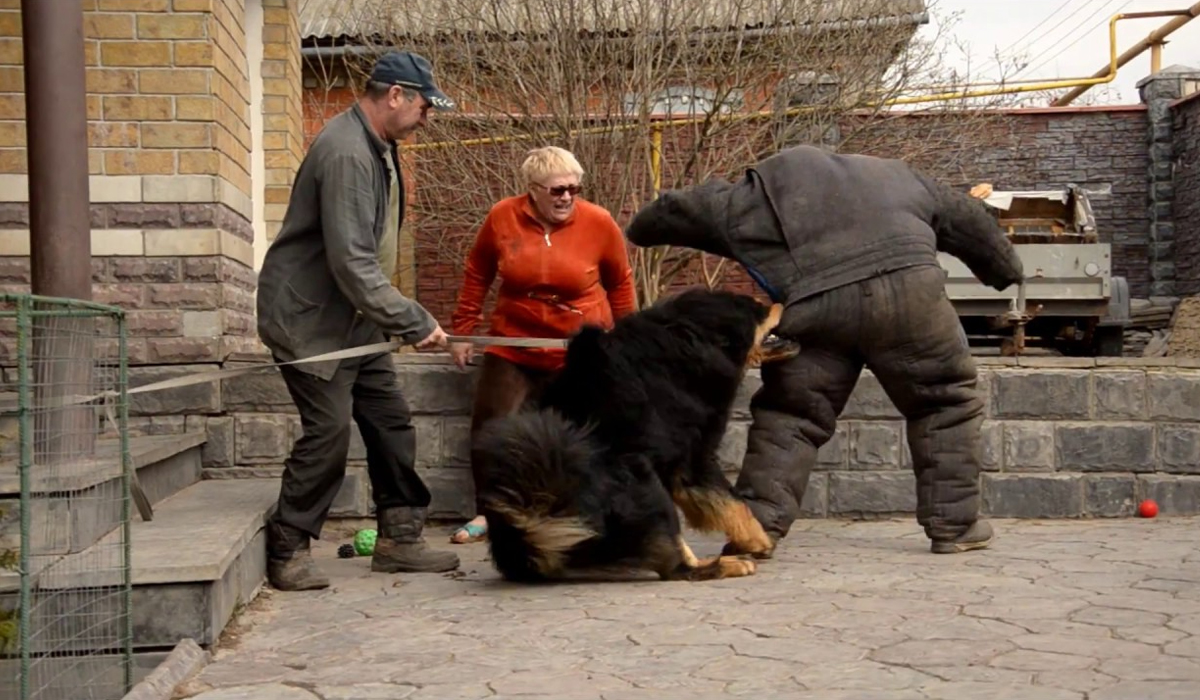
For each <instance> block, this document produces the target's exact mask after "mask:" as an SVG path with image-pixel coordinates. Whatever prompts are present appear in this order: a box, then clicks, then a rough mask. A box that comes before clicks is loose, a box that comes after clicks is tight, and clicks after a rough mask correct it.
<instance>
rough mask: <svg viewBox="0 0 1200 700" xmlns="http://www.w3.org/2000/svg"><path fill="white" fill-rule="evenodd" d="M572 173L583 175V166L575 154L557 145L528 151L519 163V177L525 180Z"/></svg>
mask: <svg viewBox="0 0 1200 700" xmlns="http://www.w3.org/2000/svg"><path fill="white" fill-rule="evenodd" d="M568 174H570V175H574V176H575V177H578V178H582V177H583V166H581V165H579V161H578V160H576V159H575V155H574V154H572V153H571V152H570V151H568V150H567V149H565V148H559V147H558V146H543V147H541V148H535V149H533V150H532V151H529V153H528V154H526V156H525V162H523V163H521V177H523V178H525V181H526V182H538V181H540V180H544V179H546V178H548V177H554V176H555V175H568Z"/></svg>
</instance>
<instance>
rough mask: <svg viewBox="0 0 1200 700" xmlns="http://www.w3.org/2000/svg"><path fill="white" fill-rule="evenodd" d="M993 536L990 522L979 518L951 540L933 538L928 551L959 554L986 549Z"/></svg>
mask: <svg viewBox="0 0 1200 700" xmlns="http://www.w3.org/2000/svg"><path fill="white" fill-rule="evenodd" d="M993 537H995V532H993V531H992V524H991V523H989V522H988V521H986V520H984V519H982V518H980V519H979V520H976V521H975V522H974V523H973V524H972V525H971V527H969V528H967V531H966V532H964V533H963V534H961V535H959V536H958V537H957V538H955V539H953V540H934V541H933V543H932V544H930V545H929V551H931V552H933V553H934V554H959V553H960V552H969V551H971V550H973V549H987V547H988V546H989V545H990V544H991V543H992V538H993Z"/></svg>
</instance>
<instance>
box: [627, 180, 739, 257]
mask: <svg viewBox="0 0 1200 700" xmlns="http://www.w3.org/2000/svg"><path fill="white" fill-rule="evenodd" d="M703 197H704V194H703V193H701V192H698V191H696V190H692V191H688V192H682V191H678V190H672V191H667V192H664V193H663V194H661V195H659V197H658V199H656V200H654V201H653V202H650V203H649V204H647V205H645V206H643V207H642V208H641V209H640V210H639V211H638V213H637V214H635V215H634V217H633V219H632V220H631V221H630V222H629V225H628V226H626V227H625V237H626V238H627V239H629V242H630V243H632V244H634V245H636V246H638V247H640V248H650V247H654V246H660V245H667V246H674V247H678V248H691V249H693V250H699V251H703V252H705V253H711V254H712V255H718V256H720V257H722V258H729V259H731V260H736V259H737V256H736V255H734V251H733V249H732V248H731V247H730V244H729V241H728V240H726V239H725V236H724V235H723V234H722V232H721V231H719V230H718V229H717V226H716V222H715V221H713V215H712V213H711V212H709V211H708V209H707V208H706V207H705V206H704V203H703V201H702V200H703Z"/></svg>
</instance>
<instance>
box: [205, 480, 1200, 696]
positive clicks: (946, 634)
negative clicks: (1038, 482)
mask: <svg viewBox="0 0 1200 700" xmlns="http://www.w3.org/2000/svg"><path fill="white" fill-rule="evenodd" d="M869 474H872V473H871V472H859V473H855V474H853V475H854V476H865V475H869ZM823 475H824V474H823ZM831 476H837V474H833V475H831ZM999 476H1004V475H999ZM1010 476H1021V477H1031V476H1043V477H1044V476H1051V475H1010ZM1197 525H1200V518H1172V517H1165V516H1164V517H1160V518H1157V519H1154V520H1141V519H1138V520H1132V519H1129V520H1102V521H1101V520H1076V521H1050V522H1024V521H997V522H996V528H997V531H998V532H999V535H1000V536H999V537H998V538H997V540H996V543H995V544H994V545H993V547H992V548H991V549H990V550H986V551H983V552H973V553H969V554H964V555H961V556H955V557H934V556H932V555H930V554H929V553H928V548H927V545H926V543H925V540H924V536H923V534H922V533H921V532H920V530H919V528H917V527H915V524H914V523H912V522H911V518H909V517H904V518H896V519H889V520H882V521H875V522H847V521H829V520H819V521H818V520H803V521H800V522H798V523H797V524H796V525H795V526H794V528H793V531H792V533H791V534H790V535H789V537H788V538H786V539H785V540H783V541H782V542H781V543H780V545H779V548H778V550H777V552H776V556H775V558H774V559H771V560H768V561H764V562H761V563H760V566H759V569H758V572H757V573H756V574H755V575H754V576H750V577H746V578H739V579H728V580H724V581H712V582H705V583H700V582H694V583H687V582H660V581H656V580H652V577H651V579H650V580H646V581H639V582H628V583H616V582H614V583H608V582H593V583H572V584H568V585H561V586H519V585H515V584H507V583H503V582H501V581H499V580H498V578H497V576H496V574H495V572H494V571H493V570H492V568H491V566H490V563H489V562H488V559H487V556H488V554H487V545H486V544H472V545H463V546H458V547H453V550H454V551H455V552H456V553H458V554H459V555H460V557H462V559H463V567H462V572H461V574H460V575H456V576H443V575H439V574H400V575H383V574H372V573H370V571H369V561H368V560H367V559H366V558H354V559H346V560H342V559H337V558H336V554H335V550H336V547H337V545H338V544H340V543H341V541H339V536H337V535H334V534H330V535H329V536H328V537H326V538H324V539H322V540H319V541H317V542H315V543H314V555H315V556H316V558H317V561H318V562H319V564H320V566H321V567H322V568H323V569H325V570H326V572H327V573H328V574H329V575H330V577H331V579H332V580H333V582H334V585H333V586H332V587H331V588H330V589H327V590H325V591H314V592H304V593H280V592H277V591H272V590H270V589H268V590H267V592H266V594H265V595H264V596H263V597H262V599H260V601H258V602H256V603H255V604H254V605H251V606H250V607H249V608H248V609H247V611H246V612H245V613H243V615H242V617H241V618H240V620H239V622H240V623H241V624H242V625H243V626H244V629H243V630H242V631H241V633H240V634H239V635H238V638H237V643H236V644H234V645H231V646H229V647H226V648H219V649H218V651H217V654H216V656H215V658H214V660H213V662H212V663H211V664H209V665H208V666H207V667H205V668H204V669H203V670H202V671H201V672H200V674H199V677H198V678H197V680H196V682H195V685H194V688H195V690H191V691H190V692H191V695H190V696H189V697H193V698H203V700H249V698H256V699H258V698H262V699H263V700H273V698H276V697H278V698H279V700H318V697H321V698H324V699H325V700H339V699H340V700H350V698H355V699H356V700H393V698H395V700H427V699H430V698H437V699H439V700H446V699H453V698H467V699H471V700H474V699H476V698H485V697H491V698H509V697H512V698H518V697H519V698H522V699H523V700H539V699H545V700H563V699H564V698H566V699H567V700H570V699H572V698H574V699H576V700H590V699H591V698H607V699H608V700H621V699H622V698H624V699H625V700H641V699H643V698H644V699H647V700H648V699H649V698H656V699H657V700H672V699H673V698H680V700H683V699H684V698H685V696H686V700H707V699H708V698H713V699H714V700H715V699H716V698H721V697H731V696H739V697H749V698H757V697H787V698H813V699H816V698H820V699H821V700H833V699H835V698H846V699H847V700H849V699H850V698H854V700H870V699H871V698H881V699H882V698H887V699H888V700H906V699H908V698H912V699H913V700H937V699H942V698H944V699H945V700H950V699H951V698H953V699H955V700H957V699H958V698H972V700H977V699H986V698H1008V697H1013V698H1033V699H1035V700H1037V699H1044V700H1082V698H1084V697H1085V694H1087V696H1086V697H1087V698H1088V700H1092V699H1093V698H1107V699H1108V700H1122V699H1123V698H1134V697H1136V698H1146V699H1147V700H1151V699H1152V700H1158V699H1159V698H1167V699H1168V700H1169V699H1171V698H1176V697H1183V695H1180V692H1181V689H1185V690H1184V692H1187V693H1188V694H1187V695H1186V697H1188V698H1189V700H1190V698H1193V697H1196V692H1195V689H1196V688H1197V687H1200V658H1197V657H1196V654H1197V652H1198V651H1200V649H1198V646H1200V645H1198V643H1197V642H1196V640H1197V639H1200V599H1188V598H1185V597H1183V596H1184V595H1185V594H1187V593H1188V592H1189V591H1192V590H1194V586H1195V583H1196V582H1197V581H1196V579H1200V545H1197V544H1196V539H1195V534H1194V533H1195V531H1196V528H1197ZM448 535H449V529H448V528H431V529H430V530H428V531H427V537H428V539H429V541H430V543H431V545H432V546H434V547H438V548H441V547H449V546H450V545H448V544H445V538H446V537H447V536H448ZM687 537H688V541H689V542H690V543H691V544H692V546H693V548H694V549H695V550H696V552H697V553H698V554H700V555H702V556H708V555H711V554H713V553H715V552H717V551H719V550H720V546H721V538H720V537H718V536H712V535H700V534H697V533H692V532H690V531H689V532H688V533H687ZM341 539H342V540H343V541H344V539H345V537H344V536H342V537H341ZM1147 543H1152V546H1147ZM190 687H191V686H190Z"/></svg>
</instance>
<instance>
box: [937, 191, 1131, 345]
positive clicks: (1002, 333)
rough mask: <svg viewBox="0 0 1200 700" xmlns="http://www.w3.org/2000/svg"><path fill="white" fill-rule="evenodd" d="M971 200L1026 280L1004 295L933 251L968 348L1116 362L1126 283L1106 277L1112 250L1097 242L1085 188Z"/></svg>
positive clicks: (1125, 317) (1125, 318) (1125, 316)
mask: <svg viewBox="0 0 1200 700" xmlns="http://www.w3.org/2000/svg"><path fill="white" fill-rule="evenodd" d="M971 194H972V195H973V196H975V197H978V198H979V199H982V200H983V202H984V203H985V204H986V205H987V207H988V209H989V210H990V211H991V212H992V213H993V214H994V215H995V216H996V219H997V221H998V222H999V224H1000V227H1001V228H1002V229H1004V231H1005V232H1006V233H1007V235H1008V237H1009V240H1011V241H1012V242H1013V245H1014V246H1015V247H1016V250H1017V254H1018V255H1019V256H1020V257H1021V261H1022V262H1023V263H1024V265H1025V277H1026V280H1025V282H1024V283H1023V284H1021V285H1020V286H1019V287H1009V288H1008V289H1006V290H1004V291H1003V292H997V291H996V290H995V289H992V288H991V287H988V286H986V285H984V284H983V283H982V282H980V281H979V280H978V279H977V278H976V277H975V275H973V274H972V273H971V271H970V270H969V269H968V268H967V266H966V265H964V264H963V263H962V261H960V260H958V259H957V258H955V257H953V256H951V255H949V254H946V253H939V255H938V258H939V262H940V263H941V265H942V268H943V269H944V270H945V271H946V293H947V294H948V295H949V297H950V301H951V302H952V303H953V304H954V307H955V309H956V310H957V311H958V315H959V318H960V319H961V320H962V324H963V329H964V331H966V334H967V337H968V339H969V340H970V342H971V345H972V346H973V347H977V348H980V349H981V350H982V351H983V352H985V353H986V352H989V351H988V350H984V349H986V348H991V349H994V348H996V347H998V348H999V353H1000V354H1001V355H1005V356H1011V355H1020V354H1024V353H1026V352H1028V351H1030V349H1032V348H1041V349H1044V350H1050V351H1056V352H1057V353H1061V354H1063V355H1072V356H1090V357H1095V356H1120V355H1121V354H1122V348H1123V346H1124V335H1125V328H1126V326H1128V325H1129V323H1130V300H1129V285H1128V282H1127V281H1126V280H1125V278H1124V277H1115V276H1113V274H1112V245H1111V244H1109V243H1102V242H1100V237H1099V234H1098V232H1097V230H1096V218H1095V216H1094V215H1093V213H1092V206H1091V203H1090V202H1089V201H1088V197H1087V193H1086V192H1085V191H1084V190H1083V188H1081V187H1078V186H1076V185H1067V186H1066V187H1065V188H1064V189H1062V190H1045V191H1041V190H1039V191H1007V192H1002V191H997V190H993V189H992V186H991V185H990V184H986V183H985V184H980V185H977V186H976V187H974V188H973V189H972V190H971Z"/></svg>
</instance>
